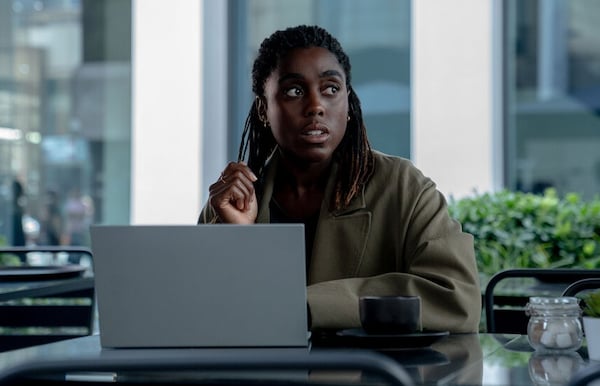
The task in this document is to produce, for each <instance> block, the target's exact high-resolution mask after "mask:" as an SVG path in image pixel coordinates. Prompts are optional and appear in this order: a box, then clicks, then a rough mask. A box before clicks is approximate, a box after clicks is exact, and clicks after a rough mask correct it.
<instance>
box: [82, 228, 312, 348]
mask: <svg viewBox="0 0 600 386" xmlns="http://www.w3.org/2000/svg"><path fill="white" fill-rule="evenodd" d="M91 237H92V252H93V255H94V272H95V283H96V293H97V300H98V312H99V323H100V325H99V329H100V341H101V344H102V346H103V347H303V346H307V345H308V339H307V332H308V326H307V307H306V277H305V275H306V274H305V253H304V226H303V225H301V224H256V225H225V224H216V225H181V226H179V225H177V226H174V225H168V226H161V225H152V226H132V225H128V226H93V227H92V228H91Z"/></svg>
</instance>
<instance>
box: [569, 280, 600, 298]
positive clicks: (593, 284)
mask: <svg viewBox="0 0 600 386" xmlns="http://www.w3.org/2000/svg"><path fill="white" fill-rule="evenodd" d="M598 288H600V278H590V279H581V280H577V281H576V282H574V283H571V284H570V285H569V286H568V287H567V288H566V289H565V290H564V291H563V293H562V296H576V295H577V294H579V293H580V292H581V291H585V290H590V289H598Z"/></svg>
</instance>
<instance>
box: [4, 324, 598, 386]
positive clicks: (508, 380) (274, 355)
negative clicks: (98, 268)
mask: <svg viewBox="0 0 600 386" xmlns="http://www.w3.org/2000/svg"><path fill="white" fill-rule="evenodd" d="M370 352H371V353H375V356H372V357H370V356H369V355H368V354H369V353H370ZM586 353H587V350H586V348H585V347H583V348H582V349H580V350H579V351H577V352H572V353H569V354H562V355H556V354H555V355H541V354H537V353H534V352H532V350H531V348H530V347H529V344H528V343H527V338H526V336H521V335H499V334H456V335H454V334H451V335H449V336H447V337H445V338H442V339H441V340H439V341H437V342H435V343H433V344H432V345H431V346H430V347H425V348H418V349H401V348H397V349H394V348H386V349H380V350H366V349H364V348H363V349H353V348H348V347H346V348H344V347H334V348H333V347H311V348H310V349H302V348H300V349H285V348H282V349H268V348H267V349H196V348H190V349H102V348H101V347H100V341H99V337H98V336H97V335H93V336H89V337H84V338H76V339H71V340H68V341H62V342H57V343H52V344H47V345H42V346H37V347H30V348H27V349H21V350H15V351H10V352H5V353H0V384H2V381H4V380H6V379H7V378H6V377H8V376H9V375H11V374H13V375H14V374H17V373H18V374H30V375H31V374H37V376H40V377H45V378H52V377H54V378H55V379H65V377H66V378H67V379H71V380H82V379H86V380H91V379H96V380H102V381H111V382H114V381H116V382H124V383H126V382H128V381H131V382H139V381H140V380H149V379H151V380H153V381H156V380H164V381H165V384H166V383H173V382H176V381H189V380H194V381H198V380H202V381H207V382H209V384H213V383H214V384H253V383H254V384H256V383H257V382H258V383H259V384H282V383H283V384H331V383H333V384H351V385H371V384H377V385H380V384H393V383H394V382H395V380H396V378H394V376H395V375H398V374H399V373H401V372H402V371H404V372H405V373H408V374H409V375H410V377H411V378H412V380H413V382H414V383H415V384H418V385H433V384H445V385H517V386H518V385H539V384H554V385H560V384H564V383H566V381H567V380H568V379H569V377H570V376H571V375H572V374H573V373H574V372H575V371H577V370H579V369H581V368H583V367H585V366H587V365H588V363H589V362H588V360H587V355H586ZM344 360H346V361H348V366H339V365H340V363H341V362H343V361H344ZM311 361H312V362H311ZM361 361H363V362H365V363H364V364H363V365H362V366H361V365H359V364H357V363H360V362H361ZM373 361H375V362H376V361H380V364H381V367H382V368H383V369H378V368H376V367H377V366H378V365H377V363H375V364H374V363H371V362H373ZM336 362H337V364H336ZM311 363H312V365H314V364H315V363H320V364H322V366H313V367H312V368H313V370H312V371H308V370H306V367H307V366H308V365H310V364H311ZM328 363H329V364H334V365H332V366H331V368H328V366H327V364H328ZM395 363H398V364H400V365H401V368H400V371H399V372H398V373H394V371H396V370H395V369H394V368H393V367H395V366H394V365H393V364H395ZM309 367H310V366H309ZM332 368H337V369H338V370H337V371H332ZM173 370H177V371H173ZM388 371H389V373H386V372H388ZM400 375H401V374H400ZM40 384H43V383H40ZM67 384H68V383H67Z"/></svg>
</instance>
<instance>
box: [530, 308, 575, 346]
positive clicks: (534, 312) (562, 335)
mask: <svg viewBox="0 0 600 386" xmlns="http://www.w3.org/2000/svg"><path fill="white" fill-rule="evenodd" d="M526 313H527V315H529V323H528V325H527V338H528V340H529V344H530V345H531V347H533V348H534V349H535V350H536V351H541V352H557V351H574V350H577V349H578V348H579V347H581V344H582V342H583V329H582V327H581V308H580V307H579V299H578V298H576V297H564V296H563V297H531V298H529V303H528V304H527V308H526Z"/></svg>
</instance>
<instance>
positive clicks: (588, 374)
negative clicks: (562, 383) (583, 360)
mask: <svg viewBox="0 0 600 386" xmlns="http://www.w3.org/2000/svg"><path fill="white" fill-rule="evenodd" d="M599 380H600V363H598V364H593V365H590V366H587V367H584V368H583V369H581V370H579V371H578V372H576V373H575V374H574V375H573V377H572V378H571V379H570V380H569V383H567V386H587V385H590V384H591V383H592V382H594V384H596V383H597V382H598V381H599Z"/></svg>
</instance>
